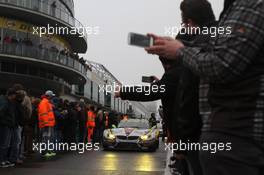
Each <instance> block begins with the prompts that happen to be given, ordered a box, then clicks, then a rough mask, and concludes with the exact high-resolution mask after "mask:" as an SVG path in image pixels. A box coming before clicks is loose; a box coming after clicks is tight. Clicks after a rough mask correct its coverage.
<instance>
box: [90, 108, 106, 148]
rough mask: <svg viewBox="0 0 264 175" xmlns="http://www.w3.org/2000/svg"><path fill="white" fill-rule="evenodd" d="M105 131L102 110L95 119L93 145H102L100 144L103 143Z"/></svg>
mask: <svg viewBox="0 0 264 175" xmlns="http://www.w3.org/2000/svg"><path fill="white" fill-rule="evenodd" d="M104 129H105V120H104V113H103V111H102V110H99V111H98V112H97V116H96V118H95V128H94V136H93V138H94V139H93V143H100V144H101V143H102V141H103V132H104Z"/></svg>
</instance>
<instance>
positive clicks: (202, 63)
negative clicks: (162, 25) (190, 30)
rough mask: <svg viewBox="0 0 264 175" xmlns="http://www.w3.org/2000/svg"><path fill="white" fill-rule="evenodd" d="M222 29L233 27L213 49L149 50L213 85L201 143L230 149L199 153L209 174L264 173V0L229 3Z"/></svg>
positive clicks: (176, 46)
mask: <svg viewBox="0 0 264 175" xmlns="http://www.w3.org/2000/svg"><path fill="white" fill-rule="evenodd" d="M225 2H230V3H225V4H228V6H226V8H225V10H224V12H223V13H222V15H221V18H220V21H219V24H218V25H219V26H221V27H222V28H230V29H231V31H230V33H229V34H227V33H225V34H220V33H219V34H218V35H217V36H216V37H215V38H212V39H211V40H210V42H208V49H206V50H205V49H203V48H199V47H190V46H185V45H184V44H183V43H182V42H181V41H179V40H173V41H168V40H164V39H158V40H157V41H158V42H159V43H163V44H162V45H156V46H155V47H151V48H147V49H146V50H147V51H148V52H149V53H151V54H153V53H155V54H157V55H163V56H166V58H168V59H173V60H177V61H178V62H179V63H182V64H183V65H184V66H186V67H188V68H190V69H191V70H192V72H194V73H196V74H197V75H199V76H200V77H201V78H203V79H207V81H208V82H209V87H210V90H209V94H208V98H209V103H210V106H211V108H212V110H211V114H210V116H209V118H208V123H207V125H206V126H204V128H203V133H202V136H201V140H200V141H201V142H202V143H204V142H205V143H211V144H213V143H218V144H220V143H225V145H226V147H225V149H224V150H225V151H218V152H217V153H216V154H213V155H212V154H211V153H210V152H208V151H201V152H200V160H201V162H202V166H203V170H204V174H205V175H211V174H214V175H229V174H240V175H248V174H252V175H253V174H254V175H262V174H264V169H263V167H264V125H263V121H264V113H263V111H264V105H263V104H264V93H263V90H264V69H263V67H264V54H263V48H264V44H263V43H264V25H263V23H264V16H263V13H264V8H263V7H264V2H263V1H261V0H260V1H257V0H256V1H248V0H235V1H232V0H226V1H225Z"/></svg>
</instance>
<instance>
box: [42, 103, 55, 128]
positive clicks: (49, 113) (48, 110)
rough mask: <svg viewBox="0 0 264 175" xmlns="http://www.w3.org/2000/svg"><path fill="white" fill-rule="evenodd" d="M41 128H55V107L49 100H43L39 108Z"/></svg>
mask: <svg viewBox="0 0 264 175" xmlns="http://www.w3.org/2000/svg"><path fill="white" fill-rule="evenodd" d="M38 120H39V128H44V127H54V126H55V117H54V113H53V105H52V104H51V103H50V102H49V100H48V99H47V98H43V99H42V100H41V102H40V103H39V106H38Z"/></svg>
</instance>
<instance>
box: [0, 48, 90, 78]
mask: <svg viewBox="0 0 264 175" xmlns="http://www.w3.org/2000/svg"><path fill="white" fill-rule="evenodd" d="M0 53H1V54H7V55H15V56H22V57H29V58H35V59H39V60H44V61H48V62H52V63H56V64H59V65H63V66H66V67H69V68H72V69H74V70H76V71H78V72H79V73H81V74H83V75H84V76H86V69H85V67H84V65H83V64H81V63H80V62H79V60H76V59H74V58H71V57H70V56H67V55H63V54H60V52H59V51H52V50H51V49H46V48H39V47H35V46H27V45H25V44H12V43H10V44H4V45H3V46H2V49H1V50H0Z"/></svg>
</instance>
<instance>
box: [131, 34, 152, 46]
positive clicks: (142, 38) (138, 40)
mask: <svg viewBox="0 0 264 175" xmlns="http://www.w3.org/2000/svg"><path fill="white" fill-rule="evenodd" d="M128 44H129V45H132V46H138V47H150V46H153V44H154V38H152V37H149V36H147V35H142V34H138V33H132V32H130V33H129V34H128Z"/></svg>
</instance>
